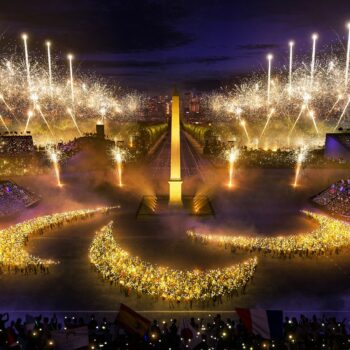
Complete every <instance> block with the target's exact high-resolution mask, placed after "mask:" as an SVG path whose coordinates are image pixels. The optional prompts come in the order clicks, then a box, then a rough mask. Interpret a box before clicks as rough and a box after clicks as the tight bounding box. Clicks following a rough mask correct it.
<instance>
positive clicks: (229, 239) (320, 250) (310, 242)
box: [187, 211, 350, 257]
mask: <svg viewBox="0 0 350 350" xmlns="http://www.w3.org/2000/svg"><path fill="white" fill-rule="evenodd" d="M304 213H305V214H306V215H307V216H308V217H310V218H311V219H313V220H315V221H316V222H317V224H318V227H317V228H316V229H314V230H313V231H311V232H309V233H305V234H296V235H280V236H278V237H274V236H266V237H265V236H260V235H251V236H239V235H234V234H232V235H219V234H202V233H197V232H195V231H193V230H189V231H187V235H188V237H189V238H191V239H192V240H193V241H195V242H198V243H202V244H219V245H220V246H222V247H224V248H229V249H231V251H232V252H234V251H236V250H243V251H245V252H250V253H252V252H261V253H264V254H271V255H273V256H278V257H293V256H305V257H306V256H309V257H311V256H314V255H325V254H333V253H339V252H340V250H341V249H342V248H345V247H349V246H350V226H349V225H347V224H346V223H345V222H343V221H340V220H337V219H335V218H331V217H327V216H325V215H321V214H316V213H311V212H307V211H304Z"/></svg>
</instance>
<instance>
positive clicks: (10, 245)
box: [0, 208, 113, 273]
mask: <svg viewBox="0 0 350 350" xmlns="http://www.w3.org/2000/svg"><path fill="white" fill-rule="evenodd" d="M110 209H113V208H96V209H81V210H75V211H68V212H63V213H56V214H52V215H46V216H41V217H37V218H34V219H31V220H27V221H24V222H21V223H19V224H16V225H13V226H10V227H9V228H6V229H3V230H0V272H23V273H29V272H37V271H38V270H40V271H46V269H47V268H48V266H49V265H52V264H55V263H57V262H55V261H53V260H50V259H41V258H39V257H36V256H33V255H31V254H29V253H28V252H27V251H26V250H25V245H26V243H27V242H28V239H29V238H30V237H31V236H33V235H42V234H44V233H47V232H49V231H51V230H54V229H57V228H59V227H62V226H64V225H66V224H71V223H74V222H77V221H79V220H86V219H89V218H91V217H93V216H94V215H95V214H98V213H107V212H108V211H109V210H110Z"/></svg>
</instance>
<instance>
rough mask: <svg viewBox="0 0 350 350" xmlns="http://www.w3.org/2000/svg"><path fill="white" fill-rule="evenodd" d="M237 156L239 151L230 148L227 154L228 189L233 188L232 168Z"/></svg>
mask: <svg viewBox="0 0 350 350" xmlns="http://www.w3.org/2000/svg"><path fill="white" fill-rule="evenodd" d="M238 156H239V150H238V149H237V148H233V147H232V148H231V150H230V152H229V154H228V176H229V177H228V187H230V188H231V187H232V186H233V168H234V164H235V162H236V161H237V159H238Z"/></svg>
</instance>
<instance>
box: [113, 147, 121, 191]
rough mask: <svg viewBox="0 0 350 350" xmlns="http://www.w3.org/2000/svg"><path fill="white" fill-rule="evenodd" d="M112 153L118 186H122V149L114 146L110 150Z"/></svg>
mask: <svg viewBox="0 0 350 350" xmlns="http://www.w3.org/2000/svg"><path fill="white" fill-rule="evenodd" d="M112 155H113V160H114V162H115V164H116V167H117V175H118V186H119V187H123V151H122V150H121V149H120V148H119V147H116V148H114V149H113V150H112Z"/></svg>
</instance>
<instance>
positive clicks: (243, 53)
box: [0, 0, 350, 93]
mask: <svg viewBox="0 0 350 350" xmlns="http://www.w3.org/2000/svg"><path fill="white" fill-rule="evenodd" d="M0 6H1V8H0V26H1V32H2V33H3V36H2V45H3V46H6V42H7V41H8V38H11V39H15V38H16V40H17V41H18V42H19V35H20V33H21V32H23V31H27V32H28V33H30V35H31V38H32V42H31V43H30V44H31V48H34V47H35V49H36V50H40V49H42V48H43V47H42V42H43V40H46V39H48V38H50V39H51V40H52V41H53V43H54V48H56V49H57V51H58V52H59V53H60V54H62V55H63V54H65V53H66V52H68V51H72V52H74V53H75V55H76V57H77V60H78V61H79V62H80V68H81V69H82V70H84V71H90V72H96V73H97V74H98V75H103V76H104V77H106V78H111V79H114V80H116V81H118V82H120V83H121V85H122V86H123V87H126V88H131V89H139V90H143V91H146V92H149V93H164V92H165V93H166V92H168V91H169V87H171V86H172V85H173V84H178V85H179V86H180V87H182V88H186V89H189V88H195V89H198V90H208V89H214V88H219V87H220V85H222V84H226V83H228V82H229V81H230V80H232V78H233V77H234V76H235V75H238V74H241V73H247V72H251V71H259V70H260V71H261V70H262V69H265V66H266V59H265V57H266V54H267V53H268V52H272V53H273V54H274V55H275V57H276V58H275V60H274V62H275V64H276V65H282V64H283V63H285V62H286V59H287V55H288V41H289V40H290V39H293V40H295V42H296V54H299V55H302V54H307V53H308V52H309V51H310V50H311V39H310V36H311V34H312V33H313V32H314V31H316V32H318V33H319V35H320V39H319V42H318V45H319V46H320V47H321V46H325V45H329V44H337V43H339V41H340V40H342V41H345V39H346V35H347V29H346V27H345V24H346V22H347V21H348V20H350V2H349V1H348V0H333V1H322V0H308V1H305V0H272V1H271V0H268V1H264V0H250V1H249V0H244V1H243V0H242V1H235V0H230V1H228V0H202V1H197V0H191V1H189V0H187V1H185V0H181V1H176V0H174V1H160V0H158V1H156V0H154V1H150V0H144V1H141V0H140V1H134V0H119V1H112V0H85V1H83V0H74V1H68V0H50V1H47V0H45V1H44V0H33V1H28V0H16V1H8V0H4V1H2V2H1V5H0ZM19 44H20V42H19Z"/></svg>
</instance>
